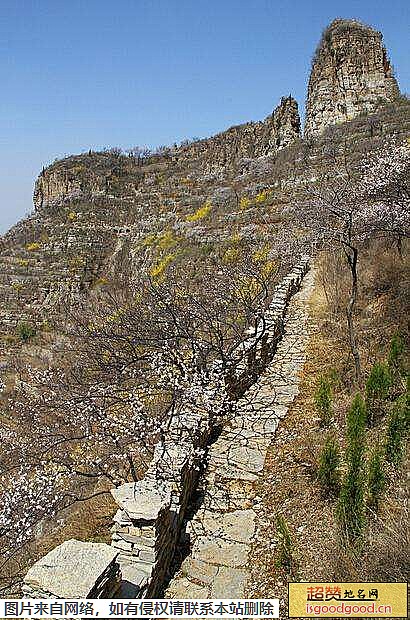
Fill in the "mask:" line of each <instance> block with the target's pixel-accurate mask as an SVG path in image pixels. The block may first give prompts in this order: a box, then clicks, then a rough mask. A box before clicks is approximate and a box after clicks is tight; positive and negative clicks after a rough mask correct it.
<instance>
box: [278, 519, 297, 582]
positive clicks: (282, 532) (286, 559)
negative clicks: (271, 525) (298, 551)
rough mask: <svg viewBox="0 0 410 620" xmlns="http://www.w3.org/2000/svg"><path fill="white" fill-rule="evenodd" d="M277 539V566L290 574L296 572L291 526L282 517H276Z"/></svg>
mask: <svg viewBox="0 0 410 620" xmlns="http://www.w3.org/2000/svg"><path fill="white" fill-rule="evenodd" d="M276 537H277V539H278V547H277V561H276V563H277V566H279V567H280V568H283V569H285V570H286V572H288V573H294V572H295V570H296V559H295V547H294V544H293V540H292V536H291V533H290V530H289V526H288V524H287V523H286V519H285V518H284V517H283V516H282V515H277V517H276Z"/></svg>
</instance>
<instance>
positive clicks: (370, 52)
mask: <svg viewBox="0 0 410 620" xmlns="http://www.w3.org/2000/svg"><path fill="white" fill-rule="evenodd" d="M399 95H400V91H399V88H398V85H397V81H396V79H395V77H394V75H393V70H392V66H391V64H390V61H389V59H388V56H387V52H386V48H385V47H384V46H383V43H382V34H381V33H380V32H377V31H376V30H373V29H372V28H370V27H369V26H365V25H363V24H360V23H359V22H356V21H353V20H340V19H337V20H335V21H333V22H332V23H331V24H330V26H329V27H328V28H327V29H326V30H325V32H324V33H323V36H322V39H321V41H320V43H319V46H318V48H317V50H316V53H315V57H314V59H313V65H312V71H311V74H310V80H309V87H308V97H307V104H306V125H305V137H308V138H309V137H314V136H316V135H318V134H320V133H322V132H323V130H324V129H325V128H326V127H327V126H329V125H334V124H337V123H344V122H346V121H350V120H352V119H353V118H355V117H357V116H358V115H359V114H361V113H362V112H374V110H375V109H376V108H377V106H378V105H379V104H380V102H381V101H383V102H388V101H394V100H395V99H397V97H398V96H399Z"/></svg>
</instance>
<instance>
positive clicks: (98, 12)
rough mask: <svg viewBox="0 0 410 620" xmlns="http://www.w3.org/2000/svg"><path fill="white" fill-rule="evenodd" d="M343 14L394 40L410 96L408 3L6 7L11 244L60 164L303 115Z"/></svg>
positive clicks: (232, 0) (2, 148) (90, 0)
mask: <svg viewBox="0 0 410 620" xmlns="http://www.w3.org/2000/svg"><path fill="white" fill-rule="evenodd" d="M335 17H346V18H356V19H360V20H362V21H364V22H366V23H369V24H370V25H372V26H374V27H375V28H377V29H379V30H381V31H382V32H383V34H384V40H385V44H386V45H387V47H388V50H389V52H390V55H391V59H392V62H393V65H394V66H395V68H396V72H397V77H398V79H399V83H400V86H401V90H402V91H403V92H409V91H410V71H409V64H410V36H409V32H410V2H409V1H408V0H389V1H388V2H386V0H356V1H354V0H342V1H339V0H314V1H310V2H308V1H306V0H305V1H302V0H293V1H289V0H70V1H69V2H67V0H0V79H1V96H0V108H1V109H0V118H1V119H2V127H1V131H0V234H1V232H4V231H5V230H6V229H7V228H8V227H9V226H11V225H12V224H13V223H15V222H16V221H17V220H18V219H20V218H21V217H22V216H24V215H25V214H27V213H29V212H30V211H31V209H32V188H33V183H34V180H35V178H36V176H37V174H38V172H39V170H40V169H41V167H42V166H43V165H46V164H48V163H50V162H51V161H52V160H53V159H54V158H55V157H61V156H63V155H65V154H69V153H77V152H81V151H83V150H85V149H88V148H93V149H97V148H101V147H105V146H121V147H124V148H126V147H130V146H135V145H147V146H157V145H160V144H169V143H172V142H174V141H180V140H182V139H185V138H192V137H203V136H208V135H211V134H213V133H216V132H218V131H221V130H223V129H225V128H227V127H229V126H230V125H234V124H238V123H242V122H246V121H249V120H258V119H262V118H264V117H265V116H267V115H268V114H270V113H271V111H272V109H273V108H274V107H276V105H277V104H278V102H279V100H280V97H281V96H282V95H288V94H289V93H292V94H293V95H294V96H295V97H296V98H297V100H298V102H299V106H300V107H301V108H302V110H303V105H304V100H305V95H306V83H307V79H308V74H309V69H310V61H311V57H312V54H313V52H314V49H315V47H316V44H317V42H318V40H319V38H320V34H321V31H322V30H323V28H324V27H325V26H326V25H327V24H328V23H329V22H330V21H331V20H332V19H333V18H335Z"/></svg>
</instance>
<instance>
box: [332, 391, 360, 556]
mask: <svg viewBox="0 0 410 620" xmlns="http://www.w3.org/2000/svg"><path fill="white" fill-rule="evenodd" d="M365 421H366V408H365V405H364V402H363V398H362V396H361V395H360V394H356V396H355V398H354V400H353V403H352V406H351V408H350V410H349V412H348V416H347V421H346V438H347V465H348V468H347V472H346V475H345V477H344V480H343V484H342V488H341V491H340V496H339V501H338V504H337V509H336V516H337V520H338V523H339V528H340V531H341V534H342V537H343V539H344V540H345V541H346V542H347V543H348V544H349V545H356V544H360V543H361V541H362V539H363V535H364V528H365V523H366V521H365V506H364V486H365V480H364V466H363V464H364V451H365V445H366V437H365Z"/></svg>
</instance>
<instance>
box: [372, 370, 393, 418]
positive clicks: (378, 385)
mask: <svg viewBox="0 0 410 620" xmlns="http://www.w3.org/2000/svg"><path fill="white" fill-rule="evenodd" d="M391 386H392V376H391V373H390V369H389V367H388V365H387V364H384V363H383V362H378V363H376V364H375V365H374V366H373V368H372V369H371V371H370V375H369V377H368V379H367V381H366V409H367V422H368V424H369V425H372V424H373V423H374V420H375V416H376V414H377V413H378V412H379V411H383V410H384V401H385V400H386V399H387V397H388V395H389V391H390V388H391Z"/></svg>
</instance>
